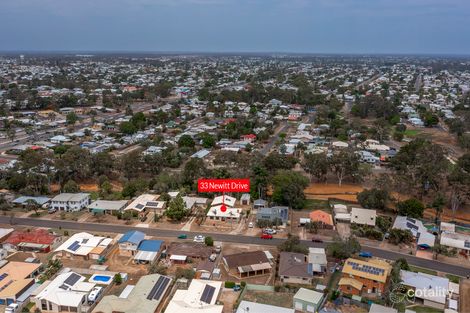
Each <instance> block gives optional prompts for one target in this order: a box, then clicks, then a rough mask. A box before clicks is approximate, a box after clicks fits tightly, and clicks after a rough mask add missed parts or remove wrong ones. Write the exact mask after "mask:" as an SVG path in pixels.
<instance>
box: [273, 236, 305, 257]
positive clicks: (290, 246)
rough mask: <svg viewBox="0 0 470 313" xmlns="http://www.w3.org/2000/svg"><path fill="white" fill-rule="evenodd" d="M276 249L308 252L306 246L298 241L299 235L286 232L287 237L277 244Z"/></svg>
mask: <svg viewBox="0 0 470 313" xmlns="http://www.w3.org/2000/svg"><path fill="white" fill-rule="evenodd" d="M277 249H278V250H279V251H281V252H282V251H286V252H297V253H303V254H308V248H307V246H305V245H303V244H302V243H301V242H300V238H299V236H295V235H292V234H288V237H287V239H286V240H285V241H284V242H282V243H281V244H280V245H279V246H277Z"/></svg>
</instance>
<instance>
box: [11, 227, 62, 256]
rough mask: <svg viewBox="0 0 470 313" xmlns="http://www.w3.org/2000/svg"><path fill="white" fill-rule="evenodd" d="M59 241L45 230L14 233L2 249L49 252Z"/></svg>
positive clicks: (58, 238)
mask: <svg viewBox="0 0 470 313" xmlns="http://www.w3.org/2000/svg"><path fill="white" fill-rule="evenodd" d="M59 241H60V237H58V236H54V235H53V234H51V233H49V231H48V230H47V229H34V230H31V231H14V232H12V233H11V235H10V236H9V237H8V238H7V239H6V240H5V241H4V242H3V248H5V249H7V250H13V249H16V250H22V251H38V252H49V251H51V248H52V246H53V245H54V244H55V243H56V242H59Z"/></svg>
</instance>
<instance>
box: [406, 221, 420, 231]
mask: <svg viewBox="0 0 470 313" xmlns="http://www.w3.org/2000/svg"><path fill="white" fill-rule="evenodd" d="M406 227H408V228H411V229H414V230H418V226H416V225H413V224H411V223H410V222H407V223H406Z"/></svg>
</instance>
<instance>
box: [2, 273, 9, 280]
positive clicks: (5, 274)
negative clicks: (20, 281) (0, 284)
mask: <svg viewBox="0 0 470 313" xmlns="http://www.w3.org/2000/svg"><path fill="white" fill-rule="evenodd" d="M7 276H8V274H7V273H3V274H2V275H0V281H2V280H4V279H5V277H7Z"/></svg>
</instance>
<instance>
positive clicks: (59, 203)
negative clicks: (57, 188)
mask: <svg viewBox="0 0 470 313" xmlns="http://www.w3.org/2000/svg"><path fill="white" fill-rule="evenodd" d="M89 203H90V194H89V193H61V194H58V195H57V196H55V197H54V198H52V200H51V204H50V208H51V209H54V210H57V211H66V212H77V211H80V210H82V209H84V208H86V207H87V206H88V204H89Z"/></svg>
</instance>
